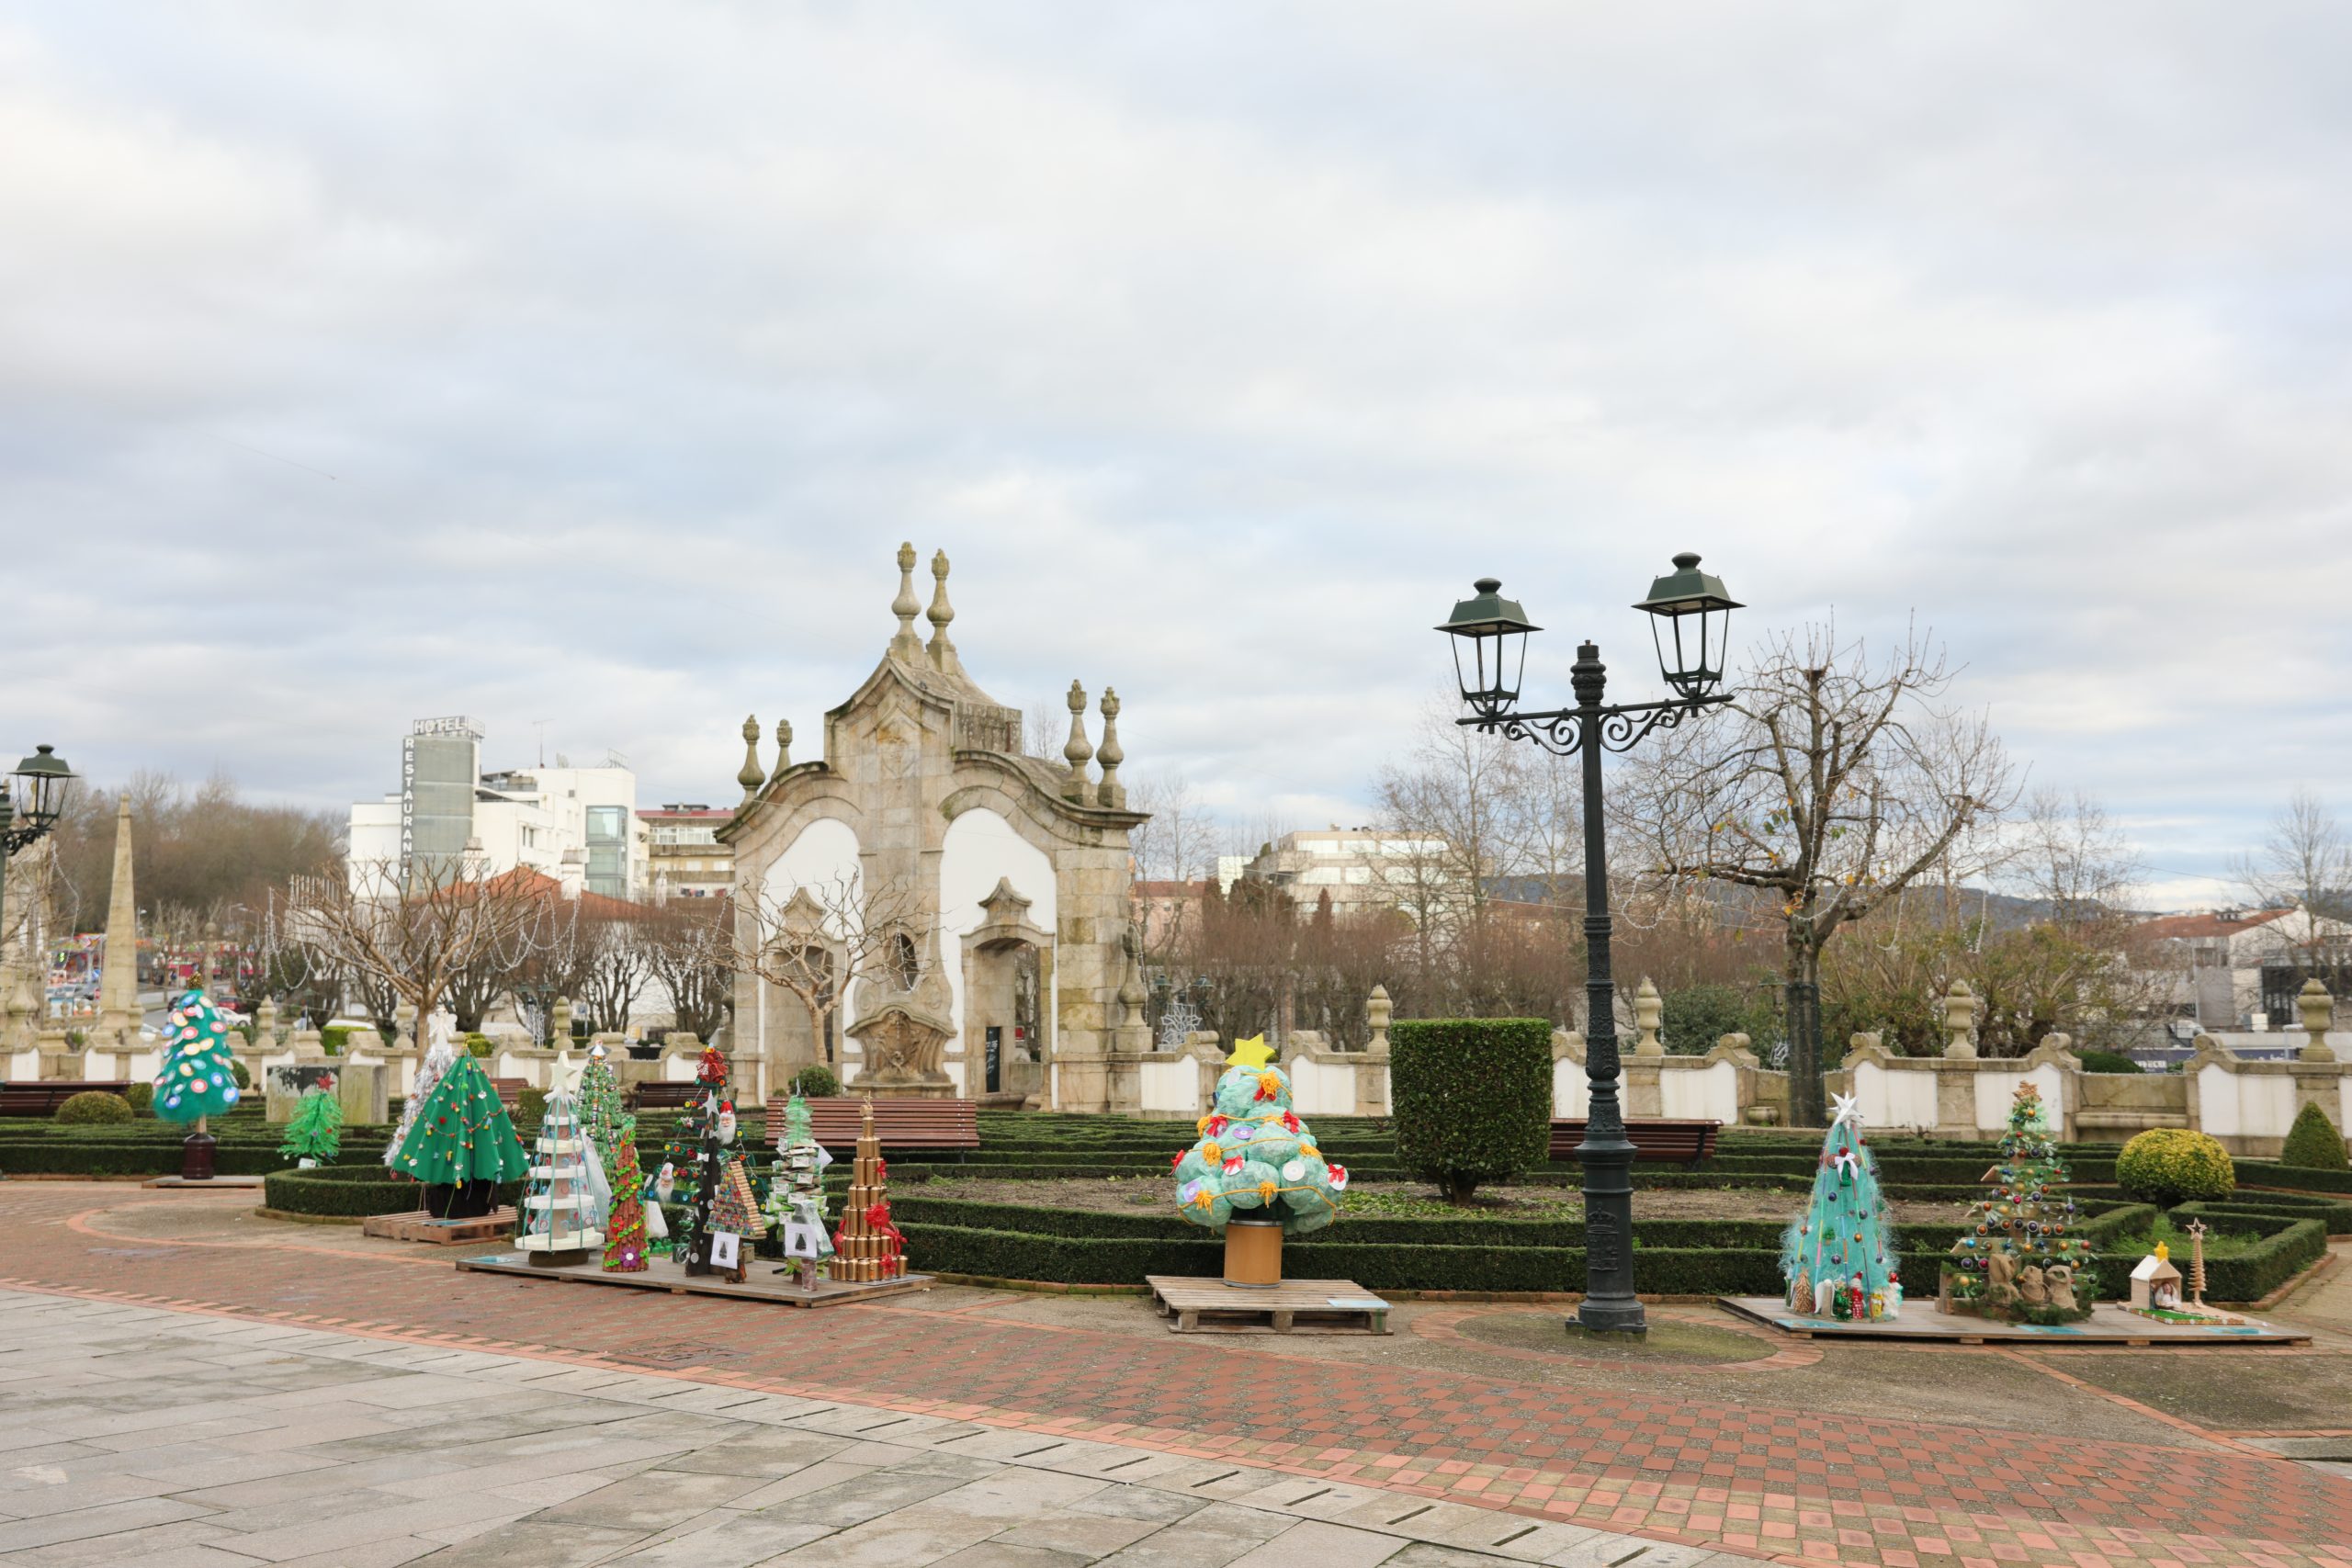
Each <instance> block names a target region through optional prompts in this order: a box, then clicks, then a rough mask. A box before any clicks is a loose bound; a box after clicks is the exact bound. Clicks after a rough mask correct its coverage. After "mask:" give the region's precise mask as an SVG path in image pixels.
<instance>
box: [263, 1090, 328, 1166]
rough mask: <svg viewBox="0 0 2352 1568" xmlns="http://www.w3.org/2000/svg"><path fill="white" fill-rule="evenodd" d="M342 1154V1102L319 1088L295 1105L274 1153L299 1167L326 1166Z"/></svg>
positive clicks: (305, 1095) (311, 1091) (304, 1096)
mask: <svg viewBox="0 0 2352 1568" xmlns="http://www.w3.org/2000/svg"><path fill="white" fill-rule="evenodd" d="M342 1150H343V1101H342V1100H340V1099H338V1098H337V1097H336V1095H335V1093H334V1089H333V1088H332V1086H330V1085H327V1084H320V1085H318V1086H316V1087H315V1088H313V1089H311V1090H310V1091H309V1092H307V1093H306V1094H304V1095H303V1096H302V1098H301V1099H300V1100H298V1101H296V1102H295V1106H294V1114H293V1115H292V1116H290V1117H288V1119H287V1122H286V1141H285V1142H284V1143H282V1144H280V1145H277V1152H278V1153H279V1154H282V1155H284V1156H286V1157H287V1158H288V1159H290V1160H293V1161H295V1162H296V1163H297V1164H298V1165H306V1166H307V1165H326V1164H329V1163H331V1162H332V1161H333V1160H334V1156H336V1155H337V1154H339V1153H341V1152H342Z"/></svg>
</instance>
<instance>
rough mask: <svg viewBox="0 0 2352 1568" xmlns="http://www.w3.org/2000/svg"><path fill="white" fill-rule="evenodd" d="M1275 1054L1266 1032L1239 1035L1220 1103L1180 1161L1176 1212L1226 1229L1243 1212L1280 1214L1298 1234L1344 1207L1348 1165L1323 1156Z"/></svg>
mask: <svg viewBox="0 0 2352 1568" xmlns="http://www.w3.org/2000/svg"><path fill="white" fill-rule="evenodd" d="M1272 1055H1273V1053H1272V1050H1271V1049H1269V1048H1268V1046H1267V1044H1266V1042H1265V1039H1264V1037H1263V1036H1262V1035H1260V1036H1252V1037H1251V1038H1250V1039H1248V1040H1237V1041H1235V1042H1234V1044H1233V1054H1232V1055H1229V1056H1227V1058H1226V1069H1225V1073H1224V1076H1222V1077H1219V1078H1218V1079H1217V1080H1216V1108H1215V1109H1214V1110H1212V1111H1210V1112H1209V1113H1208V1114H1207V1115H1205V1116H1204V1117H1202V1118H1201V1119H1200V1122H1198V1124H1197V1131H1198V1132H1199V1134H1200V1141H1199V1142H1197V1143H1195V1144H1194V1145H1193V1146H1192V1147H1191V1148H1190V1149H1188V1150H1186V1151H1185V1152H1184V1153H1182V1154H1181V1155H1178V1156H1176V1158H1175V1160H1174V1162H1173V1163H1174V1165H1175V1168H1176V1212H1177V1213H1180V1214H1182V1215H1183V1216H1184V1218H1186V1219H1188V1220H1190V1221H1192V1222H1193V1224H1196V1225H1201V1226H1204V1227H1205V1228H1207V1229H1209V1230H1223V1229H1224V1228H1225V1226H1226V1224H1227V1221H1229V1220H1231V1219H1233V1218H1235V1217H1236V1216H1237V1215H1238V1216H1241V1217H1244V1218H1249V1219H1261V1220H1275V1221H1279V1222H1280V1223H1281V1224H1282V1227H1283V1232H1284V1233H1285V1234H1286V1235H1301V1234H1303V1233H1305V1232H1307V1231H1312V1230H1317V1229H1320V1228H1321V1227H1322V1226H1324V1225H1328V1224H1330V1223H1331V1221H1332V1219H1333V1217H1334V1216H1336V1215H1337V1214H1338V1213H1339V1210H1340V1204H1339V1194H1340V1193H1341V1192H1344V1191H1346V1190H1347V1186H1348V1172H1347V1168H1345V1167H1344V1166H1337V1165H1332V1164H1330V1163H1329V1162H1327V1161H1326V1160H1325V1159H1324V1158H1323V1156H1322V1153H1321V1151H1320V1150H1318V1149H1317V1147H1316V1146H1315V1134H1313V1133H1311V1132H1309V1131H1308V1130H1307V1127H1306V1123H1305V1122H1301V1121H1300V1120H1299V1119H1298V1117H1297V1116H1296V1115H1295V1113H1294V1112H1293V1111H1292V1110H1291V1108H1290V1106H1291V1100H1290V1079H1289V1078H1288V1077H1286V1076H1284V1074H1283V1070H1282V1069H1281V1068H1280V1067H1277V1066H1273V1065H1272V1062H1271V1061H1270V1060H1269V1058H1270V1057H1271V1056H1272Z"/></svg>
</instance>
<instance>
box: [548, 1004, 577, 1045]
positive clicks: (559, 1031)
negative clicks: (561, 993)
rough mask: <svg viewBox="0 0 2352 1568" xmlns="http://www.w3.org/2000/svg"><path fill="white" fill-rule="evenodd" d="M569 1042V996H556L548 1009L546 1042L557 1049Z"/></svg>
mask: <svg viewBox="0 0 2352 1568" xmlns="http://www.w3.org/2000/svg"><path fill="white" fill-rule="evenodd" d="M570 1043H571V998H570V997H558V998H556V999H555V1006H553V1007H552V1008H549V1009H548V1044H549V1045H550V1046H552V1047H554V1048H555V1049H557V1050H561V1049H562V1048H563V1047H564V1046H566V1045H568V1044H570Z"/></svg>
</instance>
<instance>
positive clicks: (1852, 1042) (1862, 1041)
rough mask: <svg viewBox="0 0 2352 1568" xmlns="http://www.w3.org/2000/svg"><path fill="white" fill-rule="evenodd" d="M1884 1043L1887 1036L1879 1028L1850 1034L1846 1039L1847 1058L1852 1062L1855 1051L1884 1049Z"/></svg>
mask: <svg viewBox="0 0 2352 1568" xmlns="http://www.w3.org/2000/svg"><path fill="white" fill-rule="evenodd" d="M1884 1045H1885V1036H1884V1035H1883V1034H1882V1033H1880V1032H1878V1031H1877V1030H1871V1031H1869V1032H1865V1033H1860V1034H1854V1035H1850V1036H1849V1037H1848V1038H1847V1041H1846V1060H1847V1061H1848V1062H1851V1061H1852V1060H1853V1059H1854V1053H1855V1052H1857V1051H1862V1050H1871V1051H1877V1050H1882V1049H1883V1048H1884Z"/></svg>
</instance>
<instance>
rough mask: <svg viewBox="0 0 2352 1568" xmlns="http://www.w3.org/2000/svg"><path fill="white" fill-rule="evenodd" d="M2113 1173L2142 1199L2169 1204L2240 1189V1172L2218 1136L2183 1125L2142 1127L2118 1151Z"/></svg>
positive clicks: (2122, 1186) (2223, 1195)
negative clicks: (2192, 1129)
mask: <svg viewBox="0 0 2352 1568" xmlns="http://www.w3.org/2000/svg"><path fill="white" fill-rule="evenodd" d="M2115 1179H2116V1182H2117V1184H2118V1185H2120V1187H2121V1188H2122V1189H2123V1190H2124V1192H2125V1193H2126V1194H2127V1195H2128V1196H2130V1197H2132V1198H2136V1199H2138V1200H2139V1201H2141V1202H2143V1203H2157V1204H2161V1205H2162V1206H2164V1207H2165V1208H2167V1209H2169V1208H2171V1207H2172V1206H2173V1205H2174V1204H2176V1203H2186V1202H2191V1201H2197V1200H2199V1199H2212V1198H2226V1197H2228V1196H2229V1195H2230V1194H2231V1193H2232V1192H2234V1191H2236V1190H2237V1185H2238V1173H2237V1169H2236V1168H2235V1167H2234V1166H2233V1165H2232V1164H2231V1163H2230V1152H2229V1151H2228V1150H2227V1149H2225V1148H2223V1147H2222V1145H2221V1142H2220V1140H2218V1139H2216V1138H2211V1137H2208V1136H2207V1135H2206V1134H2203V1133H2192V1132H2190V1131H2188V1129H2187V1128H2185V1127H2158V1128H2154V1129H2153V1130H2151V1131H2149V1132H2145V1133H2142V1134H2139V1135H2138V1136H2136V1137H2134V1138H2133V1139H2132V1140H2131V1142H2130V1143H2128V1144H2126V1145H2123V1152H2122V1153H2121V1154H2119V1155H2117V1156H2115Z"/></svg>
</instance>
